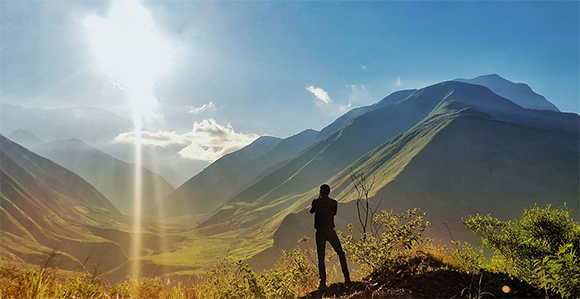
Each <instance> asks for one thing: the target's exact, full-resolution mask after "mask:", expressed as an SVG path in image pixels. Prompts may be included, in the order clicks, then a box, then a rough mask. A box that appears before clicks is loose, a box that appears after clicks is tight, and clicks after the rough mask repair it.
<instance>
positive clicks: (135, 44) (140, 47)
mask: <svg viewBox="0 0 580 299" xmlns="http://www.w3.org/2000/svg"><path fill="white" fill-rule="evenodd" d="M84 27H85V29H86V31H87V33H88V36H89V38H90V40H91V42H92V44H93V47H94V51H95V54H96V56H97V57H98V60H99V61H100V64H101V66H102V67H103V68H105V70H106V71H107V72H110V73H111V74H112V75H113V76H115V77H116V78H117V79H118V80H119V81H120V87H121V88H122V89H123V90H124V91H125V93H126V95H127V99H128V104H129V107H130V109H131V111H132V114H133V121H134V127H135V178H134V192H133V215H134V219H133V232H132V233H133V240H132V248H131V260H132V267H131V268H132V270H131V271H132V274H133V276H135V277H139V274H140V273H139V272H140V266H141V265H140V252H141V228H142V227H141V226H142V223H141V222H142V219H141V203H142V184H143V181H142V176H141V171H142V169H141V162H142V161H141V160H142V153H141V145H142V139H141V127H142V117H143V116H146V115H147V114H152V109H153V108H154V107H155V105H156V102H157V101H156V99H155V94H154V84H155V80H156V78H157V76H158V75H159V73H160V72H161V71H162V70H163V69H164V68H165V67H167V66H168V65H167V64H168V61H169V59H168V57H169V55H168V54H169V51H168V44H167V43H166V42H165V40H164V39H163V38H162V36H161V35H160V34H159V32H158V31H157V28H156V27H155V23H154V22H153V19H152V18H151V15H150V14H149V12H148V11H147V10H146V9H145V8H144V7H143V6H141V4H140V3H139V1H138V0H117V1H114V2H113V3H112V6H111V10H110V12H109V15H108V16H107V18H101V17H98V16H91V17H89V18H87V19H86V20H85V22H84ZM163 237H164V236H162V238H163Z"/></svg>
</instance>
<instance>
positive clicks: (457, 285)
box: [0, 205, 580, 299]
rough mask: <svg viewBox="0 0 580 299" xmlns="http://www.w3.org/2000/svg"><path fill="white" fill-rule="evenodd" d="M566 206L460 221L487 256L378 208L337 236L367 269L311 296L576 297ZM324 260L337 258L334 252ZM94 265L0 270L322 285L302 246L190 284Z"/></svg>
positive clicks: (293, 289) (129, 293) (12, 284)
mask: <svg viewBox="0 0 580 299" xmlns="http://www.w3.org/2000/svg"><path fill="white" fill-rule="evenodd" d="M569 213H570V211H569V210H567V209H566V207H565V206H564V207H561V208H559V209H552V208H551V207H550V206H549V205H548V206H547V207H546V208H543V209H540V208H538V207H537V206H534V207H532V208H530V209H528V210H526V211H525V212H524V215H523V217H522V218H521V219H516V220H511V221H500V220H498V219H495V218H492V217H491V215H487V216H479V215H477V216H474V217H470V218H469V219H467V220H464V221H463V222H464V224H465V225H466V226H467V227H468V228H469V229H470V230H471V231H473V232H474V233H475V234H476V235H478V236H481V238H482V241H483V245H484V246H485V247H487V248H490V249H493V250H494V255H493V257H492V258H490V259H487V258H486V257H485V255H484V252H483V248H482V247H476V246H472V245H471V244H468V243H460V244H458V246H457V248H456V249H455V250H450V249H448V248H446V247H444V246H440V245H436V244H435V242H433V240H431V239H429V238H427V237H425V236H424V235H423V232H424V230H425V229H426V228H427V227H429V225H430V223H429V222H428V221H426V220H425V213H423V212H421V211H420V210H418V209H412V210H408V211H406V212H404V213H394V212H392V211H390V212H386V211H382V212H381V213H379V214H376V215H374V217H373V219H372V225H374V226H375V227H376V228H377V229H376V230H373V231H372V232H366V233H360V232H355V231H354V229H353V227H352V226H350V227H349V231H348V232H347V234H346V235H345V236H342V234H341V238H342V242H343V245H344V249H345V251H346V252H347V255H348V257H349V258H350V260H351V261H353V262H355V263H357V264H359V265H360V266H361V269H360V270H358V273H353V277H359V278H361V279H360V282H355V283H354V285H351V286H350V287H346V286H345V287H341V286H340V285H338V284H336V285H334V286H335V287H334V289H333V288H332V286H331V288H330V290H331V291H332V292H334V293H311V296H315V295H316V296H322V295H324V296H325V297H332V296H335V297H347V298H348V297H351V296H355V297H368V296H379V297H396V296H399V297H400V296H405V297H417V296H418V297H424V296H427V297H429V296H437V297H454V296H458V297H468V298H480V297H486V296H488V295H489V296H491V295H490V294H492V295H494V296H501V295H502V291H503V292H506V291H505V288H506V287H508V286H509V287H508V288H507V290H508V291H507V292H512V293H513V295H514V296H519V297H527V296H533V297H536V296H538V294H539V295H541V292H540V293H538V291H539V290H540V289H543V290H544V291H543V292H545V293H546V294H549V295H550V296H553V295H554V294H557V295H559V296H562V297H575V298H578V297H580V294H579V289H580V288H579V286H580V285H579V275H580V274H579V273H580V263H579V260H578V252H579V245H580V224H578V222H576V221H574V220H573V219H571V218H570V215H569ZM304 240H305V239H304ZM304 240H302V241H304ZM458 243H459V242H458ZM328 259H329V261H330V260H332V261H331V262H334V263H335V262H336V261H335V259H336V256H335V255H332V254H331V255H329V257H328ZM46 264H48V263H46ZM329 271H330V272H331V273H329V274H330V276H331V277H332V278H331V279H332V280H334V281H338V277H339V275H338V271H337V270H336V269H334V271H335V272H337V273H332V271H333V267H329ZM96 272H97V271H93V273H91V272H89V271H85V272H72V273H71V272H65V271H61V270H57V269H53V268H49V267H47V266H46V265H45V266H43V267H38V268H36V269H23V268H16V267H2V268H0V299H1V298H73V297H74V298H103V299H104V298H296V297H300V296H305V295H307V294H309V292H313V291H315V289H316V286H317V284H318V281H317V280H318V271H317V266H316V258H315V253H314V252H313V251H312V250H307V249H304V248H302V247H301V245H300V243H299V246H297V247H296V248H295V249H294V250H291V251H284V252H283V255H282V257H281V258H280V259H279V260H278V261H277V262H276V263H275V264H274V265H273V266H272V267H271V268H270V269H267V270H264V271H260V272H257V271H255V270H254V269H252V268H251V267H250V266H249V265H248V264H247V263H246V262H244V261H243V260H238V259H234V258H231V257H228V256H226V257H225V258H218V259H217V262H216V264H215V265H214V267H213V268H212V269H211V270H210V271H208V272H207V273H206V275H205V277H204V278H201V277H199V276H198V277H197V278H196V279H195V280H190V281H188V282H180V281H175V280H172V279H171V278H161V277H155V278H139V279H135V278H127V279H126V280H124V281H122V282H120V283H116V284H110V283H108V282H106V281H104V280H103V279H102V278H101V277H100V276H99V275H97V274H96ZM333 274H336V275H333ZM333 276H334V277H333ZM510 277H514V278H515V279H513V278H510ZM522 279H523V280H525V281H527V282H528V283H529V284H528V283H526V282H521V281H520V280H522ZM530 284H531V285H532V286H530ZM498 286H499V287H500V288H501V289H500V288H498ZM502 286H503V288H502ZM411 288H413V289H411ZM433 292H437V293H433ZM312 294H314V295H312Z"/></svg>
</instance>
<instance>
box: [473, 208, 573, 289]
mask: <svg viewBox="0 0 580 299" xmlns="http://www.w3.org/2000/svg"><path fill="white" fill-rule="evenodd" d="M463 224H464V225H465V226H466V227H467V228H468V229H470V230H471V231H472V232H473V233H475V234H476V235H478V236H480V237H481V239H482V241H483V245H484V246H486V247H488V248H491V249H493V250H494V257H493V259H492V267H493V268H494V270H496V271H501V272H506V273H508V274H510V275H514V276H517V277H520V278H522V279H525V280H527V281H529V282H530V283H532V284H535V285H537V286H540V287H543V288H544V289H546V290H552V291H554V292H557V293H559V294H560V295H562V296H563V297H580V277H579V276H580V259H579V257H578V254H579V252H580V224H579V223H578V222H576V221H574V220H572V218H570V210H568V209H567V208H566V206H565V205H564V206H563V207H561V208H559V209H557V210H554V209H552V208H551V206H550V205H548V206H547V207H546V208H544V209H540V208H538V207H537V206H533V207H532V208H530V209H526V210H525V212H524V214H523V216H522V219H521V220H517V219H516V220H512V221H500V220H498V219H496V218H492V216H491V215H487V216H480V215H477V216H475V217H470V218H469V219H467V220H463Z"/></svg>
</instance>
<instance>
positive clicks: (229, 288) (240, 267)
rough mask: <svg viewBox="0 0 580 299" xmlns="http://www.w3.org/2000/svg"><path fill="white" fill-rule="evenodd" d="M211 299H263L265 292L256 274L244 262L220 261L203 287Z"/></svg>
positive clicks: (229, 259) (228, 259)
mask: <svg viewBox="0 0 580 299" xmlns="http://www.w3.org/2000/svg"><path fill="white" fill-rule="evenodd" d="M203 291H204V295H205V296H207V297H209V298H262V297H264V295H263V290H262V287H261V286H260V285H259V284H258V278H257V275H256V273H255V272H254V271H253V270H252V269H251V268H250V267H249V266H248V264H246V263H244V262H243V261H241V260H239V261H234V260H233V259H231V258H223V259H219V260H218V263H217V265H216V266H215V267H214V268H213V269H212V270H211V271H209V273H208V275H207V280H206V281H205V284H204V287H203Z"/></svg>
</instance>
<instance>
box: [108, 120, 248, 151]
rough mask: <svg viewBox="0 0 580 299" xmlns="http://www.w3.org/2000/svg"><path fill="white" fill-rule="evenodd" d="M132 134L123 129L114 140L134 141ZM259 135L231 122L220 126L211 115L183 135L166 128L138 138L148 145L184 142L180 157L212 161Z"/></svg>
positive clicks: (147, 132)
mask: <svg viewBox="0 0 580 299" xmlns="http://www.w3.org/2000/svg"><path fill="white" fill-rule="evenodd" d="M135 137H136V136H135V132H126V133H122V134H120V135H118V136H117V137H116V138H115V141H117V142H125V143H133V142H135ZM258 137H259V135H257V134H244V133H240V132H236V131H235V130H234V128H233V126H232V125H231V124H230V123H228V124H227V125H220V124H219V123H217V122H216V121H215V120H214V119H211V118H210V119H204V120H202V121H201V122H194V124H193V127H192V130H191V132H187V133H184V134H179V133H176V132H167V131H159V132H149V131H143V132H141V135H140V141H141V143H142V144H143V145H149V146H160V147H168V146H170V145H175V144H179V145H184V147H183V148H182V149H181V150H180V151H179V155H181V156H182V157H184V158H188V159H193V160H201V161H208V162H213V161H215V160H217V159H219V158H221V157H222V156H224V155H226V154H228V153H231V152H233V151H236V150H238V149H240V148H242V147H244V146H246V145H248V144H250V143H251V142H252V141H254V140H256V139H257V138H258Z"/></svg>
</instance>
